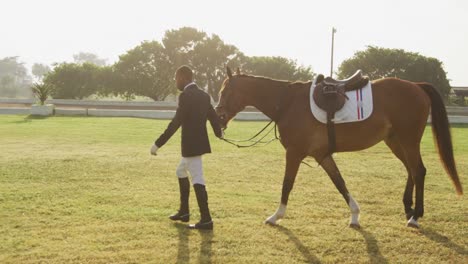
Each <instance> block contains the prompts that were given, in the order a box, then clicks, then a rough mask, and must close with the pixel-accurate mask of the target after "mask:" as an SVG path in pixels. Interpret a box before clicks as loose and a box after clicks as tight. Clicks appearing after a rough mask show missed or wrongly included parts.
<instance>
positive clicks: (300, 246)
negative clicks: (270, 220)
mask: <svg viewBox="0 0 468 264" xmlns="http://www.w3.org/2000/svg"><path fill="white" fill-rule="evenodd" d="M273 227H275V228H276V229H278V230H279V231H281V232H282V233H284V234H285V235H287V236H288V238H289V240H291V241H292V242H293V243H294V245H295V246H296V248H297V249H298V250H299V252H301V254H302V256H303V257H304V258H305V259H306V261H307V263H321V262H320V260H319V259H318V258H317V257H316V256H314V255H312V253H310V251H309V249H308V248H307V247H306V246H305V245H304V244H303V243H302V241H301V240H300V239H299V238H298V237H297V236H296V235H295V234H294V233H293V232H291V230H289V229H287V228H286V227H284V226H279V225H277V226H273Z"/></svg>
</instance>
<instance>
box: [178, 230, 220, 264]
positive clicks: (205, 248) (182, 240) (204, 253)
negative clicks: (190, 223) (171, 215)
mask: <svg viewBox="0 0 468 264" xmlns="http://www.w3.org/2000/svg"><path fill="white" fill-rule="evenodd" d="M174 226H175V227H176V228H177V232H178V235H179V245H178V247H177V262H176V263H189V262H190V248H189V236H190V233H191V232H196V233H199V234H200V236H201V242H200V254H199V260H198V263H211V257H212V249H211V245H212V243H213V237H214V233H213V231H210V230H190V229H188V228H187V225H185V224H181V223H174Z"/></svg>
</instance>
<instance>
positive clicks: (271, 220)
mask: <svg viewBox="0 0 468 264" xmlns="http://www.w3.org/2000/svg"><path fill="white" fill-rule="evenodd" d="M303 159H304V156H303V155H300V154H299V152H297V151H294V150H292V149H288V150H287V151H286V172H285V174H284V180H283V190H282V193H281V203H280V205H279V207H278V210H276V212H275V213H274V214H273V215H272V216H270V217H268V218H267V219H266V221H265V223H266V224H272V225H275V224H276V221H278V220H279V219H281V218H283V217H284V215H285V213H286V206H287V204H288V199H289V193H290V192H291V190H292V188H293V185H294V180H295V179H296V175H297V170H298V169H299V165H300V164H301V161H302V160H303Z"/></svg>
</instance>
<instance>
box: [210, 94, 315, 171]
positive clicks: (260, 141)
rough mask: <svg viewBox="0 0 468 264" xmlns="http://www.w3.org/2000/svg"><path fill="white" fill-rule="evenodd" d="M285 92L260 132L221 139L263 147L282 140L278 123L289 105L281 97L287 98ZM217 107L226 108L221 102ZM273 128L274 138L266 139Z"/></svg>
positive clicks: (235, 144)
mask: <svg viewBox="0 0 468 264" xmlns="http://www.w3.org/2000/svg"><path fill="white" fill-rule="evenodd" d="M285 93H286V89H284V90H283V93H282V94H281V96H280V98H279V100H278V101H279V103H278V104H277V106H276V107H275V108H276V114H275V118H274V119H271V120H270V122H268V124H267V125H266V126H265V127H263V128H262V129H261V130H260V131H259V132H257V133H256V134H255V135H254V136H252V137H251V138H249V139H244V140H235V139H229V138H225V137H222V138H221V140H223V141H224V142H226V143H229V144H231V145H233V146H236V147H238V148H249V147H263V146H266V145H268V144H270V143H271V142H273V141H276V140H281V137H280V136H278V129H277V127H278V124H277V123H278V122H279V121H280V119H281V117H282V115H283V113H284V109H285V107H287V106H286V105H284V104H285V103H284V100H281V99H283V98H285V97H284V95H285ZM216 109H217V110H219V109H225V106H224V104H222V103H221V102H219V104H218V105H217V106H216ZM224 115H225V114H224ZM223 118H226V117H223ZM273 123H274V126H273V127H272V128H271V129H270V130H268V132H267V133H266V134H265V135H263V136H260V135H261V134H262V133H263V132H264V131H265V130H267V128H268V127H270V126H271V124H273ZM273 130H274V138H272V139H269V140H266V141H265V140H264V139H265V137H267V136H268V135H269V134H270V133H271V132H272V131H273ZM257 137H260V138H259V139H257V140H254V139H255V138H257ZM246 142H248V144H245V145H241V144H239V143H246ZM301 163H302V164H305V165H306V166H308V167H310V168H313V167H312V166H311V165H309V164H308V163H306V162H304V161H303V160H302V161H301Z"/></svg>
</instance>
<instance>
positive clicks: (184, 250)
mask: <svg viewBox="0 0 468 264" xmlns="http://www.w3.org/2000/svg"><path fill="white" fill-rule="evenodd" d="M174 226H175V227H176V228H177V233H178V235H179V244H178V247H177V262H176V263H189V262H190V249H189V233H190V230H189V229H188V228H187V225H184V224H181V223H174Z"/></svg>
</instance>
